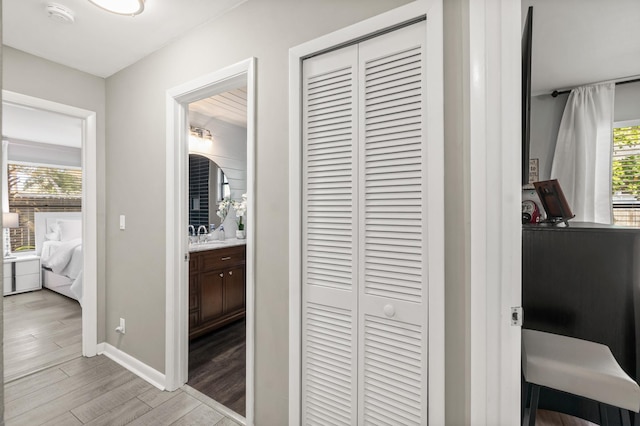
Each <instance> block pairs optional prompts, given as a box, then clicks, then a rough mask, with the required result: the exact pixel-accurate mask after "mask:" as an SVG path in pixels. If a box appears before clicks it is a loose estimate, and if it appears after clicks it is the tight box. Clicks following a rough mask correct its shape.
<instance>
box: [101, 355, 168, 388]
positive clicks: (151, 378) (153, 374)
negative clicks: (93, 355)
mask: <svg viewBox="0 0 640 426" xmlns="http://www.w3.org/2000/svg"><path fill="white" fill-rule="evenodd" d="M98 354H99V355H105V356H106V357H108V358H110V359H112V360H113V361H115V362H117V363H118V364H120V365H121V366H123V367H124V368H126V369H127V370H129V371H131V372H132V373H133V374H135V375H136V376H138V377H140V378H142V379H144V380H146V381H147V382H149V383H151V384H152V385H153V386H155V387H157V388H158V389H160V390H165V385H164V384H165V383H166V377H165V375H164V374H162V373H161V372H159V371H158V370H156V369H154V368H151V367H149V366H148V365H147V364H145V363H143V362H141V361H139V360H137V359H136V358H134V357H132V356H131V355H129V354H127V353H125V352H122V351H121V350H120V349H118V348H116V347H115V346H112V345H110V344H108V343H99V344H98Z"/></svg>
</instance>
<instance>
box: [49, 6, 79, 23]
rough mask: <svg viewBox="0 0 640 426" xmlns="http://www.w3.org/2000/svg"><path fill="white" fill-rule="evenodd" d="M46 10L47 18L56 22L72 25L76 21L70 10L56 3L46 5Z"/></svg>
mask: <svg viewBox="0 0 640 426" xmlns="http://www.w3.org/2000/svg"><path fill="white" fill-rule="evenodd" d="M46 10H47V15H48V16H49V18H51V19H53V20H54V21H57V22H62V23H64V24H73V22H74V21H75V19H76V18H75V16H74V14H73V11H72V10H71V9H69V8H68V7H67V6H63V5H61V4H58V3H48V4H47V6H46Z"/></svg>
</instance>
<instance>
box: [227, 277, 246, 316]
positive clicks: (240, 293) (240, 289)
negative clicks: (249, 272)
mask: <svg viewBox="0 0 640 426" xmlns="http://www.w3.org/2000/svg"><path fill="white" fill-rule="evenodd" d="M244 287H245V279H244V267H243V266H239V267H237V268H231V269H227V270H225V271H224V313H225V314H230V313H233V312H236V311H240V310H244V308H245V304H244V301H245V288H244Z"/></svg>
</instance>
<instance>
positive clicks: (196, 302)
mask: <svg viewBox="0 0 640 426" xmlns="http://www.w3.org/2000/svg"><path fill="white" fill-rule="evenodd" d="M199 296H200V280H199V279H198V275H197V274H192V275H189V311H194V310H196V309H199V308H200V297H199Z"/></svg>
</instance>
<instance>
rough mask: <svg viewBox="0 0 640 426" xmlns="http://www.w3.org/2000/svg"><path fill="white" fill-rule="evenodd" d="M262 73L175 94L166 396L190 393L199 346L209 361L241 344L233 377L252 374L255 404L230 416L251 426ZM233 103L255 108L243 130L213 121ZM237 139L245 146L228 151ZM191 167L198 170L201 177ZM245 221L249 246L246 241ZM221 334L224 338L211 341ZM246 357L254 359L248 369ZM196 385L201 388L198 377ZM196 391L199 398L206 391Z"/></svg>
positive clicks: (244, 70) (243, 72) (247, 67)
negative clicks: (218, 343)
mask: <svg viewBox="0 0 640 426" xmlns="http://www.w3.org/2000/svg"><path fill="white" fill-rule="evenodd" d="M254 69H255V59H254V58H251V59H248V60H246V61H243V62H241V63H238V64H235V65H232V66H230V67H227V68H224V69H222V70H220V71H217V72H214V73H212V74H209V75H205V76H203V77H201V78H199V79H196V80H193V81H191V82H188V83H185V84H184V85H181V86H178V87H176V88H173V89H170V90H168V91H167V158H168V159H169V160H168V161H167V194H166V196H167V298H166V300H167V322H166V324H167V335H166V336H167V345H166V348H167V352H166V388H167V389H168V390H174V389H177V388H178V387H180V386H182V385H183V384H185V383H187V384H190V383H189V381H188V380H190V379H191V377H190V376H189V364H192V363H191V362H190V361H189V357H190V353H189V346H190V341H191V342H196V340H197V342H196V343H197V344H194V345H193V346H194V347H196V346H198V347H199V349H203V350H200V351H199V353H201V354H202V353H207V352H208V351H209V350H210V349H211V347H209V346H207V345H208V344H213V342H212V341H210V340H220V339H223V340H226V341H227V342H228V343H231V342H233V344H234V345H235V344H237V345H236V347H235V349H234V350H232V352H234V353H235V356H234V358H235V360H234V362H235V367H239V364H244V365H243V366H242V368H238V369H237V370H236V371H235V372H234V373H233V374H235V379H233V380H234V381H236V382H237V381H238V374H241V373H239V371H240V370H245V372H244V374H243V381H244V383H243V385H244V388H245V392H244V395H245V397H244V400H242V401H240V399H241V398H237V399H236V401H235V405H234V406H233V407H231V408H229V407H227V408H228V409H227V410H225V409H224V408H222V407H221V409H222V410H223V411H226V412H225V414H227V415H229V416H231V417H234V418H236V420H238V421H240V422H242V423H245V424H247V425H251V424H253V389H254V377H253V370H254V364H253V360H254V328H255V327H254V308H255V307H254V285H255V277H254V259H255V240H254V236H255V226H254V224H255V221H254V217H255V182H254V176H255V173H254V170H255V160H254V158H255V154H254V153H255V133H254V132H255V130H254V126H255V121H254V116H255V80H254V72H255V71H254ZM230 101H231V103H234V102H237V101H239V102H240V103H244V104H245V107H244V111H243V112H242V113H241V114H240V115H241V116H243V117H242V118H240V120H241V122H242V123H238V122H236V123H235V124H234V123H230V122H229V121H231V119H230V118H229V117H228V116H227V117H226V118H224V119H222V118H221V117H220V116H219V115H218V113H212V112H211V110H210V108H213V107H212V105H213V104H216V105H218V106H220V104H227V105H228V104H229V102H230ZM227 109H228V108H227ZM236 112H237V111H236ZM226 114H227V113H225V115H226ZM236 115H237V114H236ZM236 118H238V117H236ZM227 139H233V140H235V141H236V143H235V144H227V145H225V143H226V142H225V140H227ZM194 140H195V142H194ZM239 140H241V142H242V143H238V141H239ZM212 146H215V147H217V149H220V147H221V146H226V148H225V149H226V151H225V152H223V153H221V152H220V151H216V152H213V151H211V147H212ZM239 147H242V149H238V148H239ZM190 154H191V155H190ZM190 164H191V165H192V167H193V169H194V171H195V170H196V169H197V170H198V173H195V174H193V175H192V176H190V175H189V171H190V167H189V165H190ZM198 175H200V177H198ZM199 179H200V180H204V181H207V182H208V188H207V189H206V190H198V189H194V188H190V187H189V186H190V184H191V183H193V182H195V181H196V180H199ZM190 189H191V194H190ZM221 201H222V203H220V202H221ZM234 207H235V208H234ZM218 211H220V212H221V214H220V215H217V214H216V213H217V212H218ZM236 212H241V213H244V216H242V215H241V214H239V215H236ZM221 216H222V217H221ZM239 216H242V217H243V220H242V224H243V225H244V227H245V228H244V231H245V236H246V238H242V234H236V230H239V229H238V228H239V226H238V225H239V224H240V221H239V220H238V219H239ZM189 225H193V227H192V228H190V227H189ZM221 225H222V228H224V234H225V236H226V238H225V241H224V242H222V241H221V239H220V228H221ZM212 228H215V229H212ZM198 231H199V232H198ZM212 231H213V232H212ZM198 233H199V234H200V235H199V236H198V235H197V234H198ZM189 234H191V240H190V239H189V236H188V235H189ZM194 234H195V235H194ZM238 237H240V238H238ZM190 241H191V242H192V243H193V244H192V245H191V246H190V244H189V242H190ZM214 246H215V247H214ZM190 284H191V285H190ZM194 284H195V285H194ZM187 319H188V321H187ZM211 333H215V334H217V333H220V335H219V336H218V339H208V336H210V335H211ZM223 335H226V336H227V337H224V336H223ZM242 346H244V348H241V347H242ZM196 349H198V348H196ZM218 349H219V350H220V351H224V348H221V347H219V348H218ZM213 350H215V349H213ZM242 352H244V354H242ZM192 354H193V355H194V361H198V360H196V359H195V357H196V356H199V355H196V354H195V352H192ZM208 356H209V355H208V354H207V357H208ZM239 357H240V358H244V359H242V360H240V361H241V362H238V358H239ZM211 361H213V362H211ZM218 361H220V360H218ZM198 363H200V364H202V365H205V364H207V365H208V367H206V366H205V368H211V370H209V372H207V374H203V375H201V376H200V378H201V379H202V378H203V376H206V375H213V374H212V373H215V374H219V373H220V371H221V370H224V369H225V368H227V367H220V364H216V362H215V361H214V360H212V359H206V358H201V359H200V360H199V362H198ZM192 366H193V365H192ZM232 368H234V367H232ZM214 370H215V371H214ZM193 379H194V380H195V381H198V379H197V378H196V377H195V375H194V377H193ZM204 381H206V380H203V382H204ZM205 386H206V384H205ZM193 387H194V388H195V389H198V385H197V384H196V385H194V386H193ZM200 392H202V390H200ZM202 393H205V394H206V392H202ZM214 400H215V398H214ZM217 402H222V403H223V404H224V403H226V402H225V401H221V400H218V401H217ZM228 405H231V404H228ZM238 406H241V407H242V408H244V410H243V409H239V408H238ZM234 410H235V411H234ZM237 411H240V412H241V413H240V414H238V413H237Z"/></svg>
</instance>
